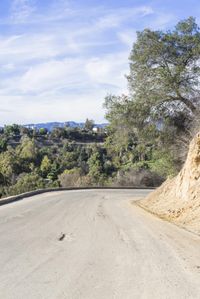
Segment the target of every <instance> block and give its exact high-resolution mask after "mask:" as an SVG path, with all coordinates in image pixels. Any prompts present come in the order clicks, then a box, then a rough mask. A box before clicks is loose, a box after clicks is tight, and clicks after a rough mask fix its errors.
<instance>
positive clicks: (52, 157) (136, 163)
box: [0, 17, 200, 196]
mask: <svg viewBox="0 0 200 299" xmlns="http://www.w3.org/2000/svg"><path fill="white" fill-rule="evenodd" d="M129 59H130V74H129V75H128V76H127V80H128V85H129V94H128V95H121V96H118V95H109V96H107V97H106V99H105V104H104V106H105V109H106V118H107V120H108V122H109V125H108V127H107V128H106V129H99V130H97V131H94V130H93V128H94V121H92V120H89V119H87V120H86V122H85V126H84V128H83V129H81V128H70V127H65V128H60V127H59V128H54V130H53V131H52V132H48V131H47V130H46V129H45V128H41V129H39V130H35V129H33V130H32V129H28V128H25V127H22V126H18V125H12V126H5V127H4V129H1V131H0V192H1V196H6V195H10V194H18V193H21V192H25V191H29V190H34V189H38V188H48V187H56V186H58V187H59V186H62V187H69V186H108V185H109V186H113V185H117V186H133V185H140V186H157V185H159V184H160V183H161V182H162V181H163V180H164V179H166V178H167V177H169V176H174V175H175V174H176V173H177V171H178V170H179V169H180V167H181V164H182V162H183V160H182V158H183V157H182V156H181V155H180V153H181V152H183V145H184V146H186V147H187V144H188V140H189V139H190V137H191V132H193V126H195V127H199V119H200V117H199V108H200V106H199V103H200V96H199V93H200V90H199V76H200V66H199V59H200V30H199V28H198V26H197V24H196V23H195V20H194V18H192V17H190V18H188V19H187V20H184V21H181V22H179V23H178V24H177V26H176V27H175V29H174V30H172V31H167V32H163V31H152V30H149V29H145V30H143V31H142V32H138V33H137V41H136V42H135V44H134V46H133V49H132V51H131V54H130V58H129ZM194 119H195V121H194ZM180 145H181V147H180ZM177 148H178V150H177Z"/></svg>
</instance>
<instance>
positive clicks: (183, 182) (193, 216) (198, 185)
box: [139, 133, 200, 234]
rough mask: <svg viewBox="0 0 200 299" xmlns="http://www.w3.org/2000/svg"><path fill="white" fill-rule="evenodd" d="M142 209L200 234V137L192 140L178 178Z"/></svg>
mask: <svg viewBox="0 0 200 299" xmlns="http://www.w3.org/2000/svg"><path fill="white" fill-rule="evenodd" d="M139 205H140V206H142V207H144V208H145V209H147V210H149V211H151V212H152V213H154V214H157V215H159V216H160V217H162V218H164V219H167V220H170V221H172V222H174V223H176V224H178V225H180V226H183V227H185V228H187V229H188V230H190V231H193V232H195V233H198V234H200V133H199V134H197V135H196V136H195V137H194V139H193V140H192V142H191V144H190V148H189V152H188V156H187V160H186V162H185V165H184V167H183V169H182V170H181V172H180V173H179V174H178V175H177V177H175V178H173V179H169V180H167V181H166V182H165V183H164V184H162V186H161V187H160V188H158V189H157V190H155V191H154V192H152V193H151V194H150V195H149V196H148V197H147V198H146V199H145V200H141V201H139Z"/></svg>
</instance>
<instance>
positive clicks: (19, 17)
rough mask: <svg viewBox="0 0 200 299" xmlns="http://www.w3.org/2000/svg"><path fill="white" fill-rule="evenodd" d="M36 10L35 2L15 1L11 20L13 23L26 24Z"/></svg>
mask: <svg viewBox="0 0 200 299" xmlns="http://www.w3.org/2000/svg"><path fill="white" fill-rule="evenodd" d="M35 10H36V6H35V4H34V1H33V0H13V2H12V6H11V16H10V19H11V21H12V22H13V23H24V22H25V21H26V20H27V19H28V18H29V17H30V16H31V15H32V14H33V12H34V11H35Z"/></svg>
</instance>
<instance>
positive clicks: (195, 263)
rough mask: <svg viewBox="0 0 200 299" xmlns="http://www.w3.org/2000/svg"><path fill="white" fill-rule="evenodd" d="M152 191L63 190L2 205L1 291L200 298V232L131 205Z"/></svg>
mask: <svg viewBox="0 0 200 299" xmlns="http://www.w3.org/2000/svg"><path fill="white" fill-rule="evenodd" d="M147 192H148V191H145V190H129V191H128V190H127V191H124V190H114V191H111V190H98V191H97V190H91V191H67V192H55V193H49V194H43V195H38V196H35V197H32V198H27V199H25V200H23V201H20V202H16V203H13V204H9V205H6V206H2V207H0V298H2V299H100V298H101V299H134V298H136V299H140V298H144V299H146V298H152V299H156V298H159V299H162V298H169V299H173V298H175V299H179V298H180V299H184V298H185V299H186V298H192V299H194V298H198V299H199V298H200V238H199V237H198V236H195V235H193V234H191V233H189V232H186V231H184V230H181V229H179V228H177V227H175V226H173V225H172V224H169V223H167V222H163V221H162V220H159V219H157V218H155V217H154V216H152V215H150V214H148V213H146V212H145V211H143V210H142V209H140V208H138V207H136V206H134V205H132V204H130V200H131V199H132V200H133V199H134V198H137V197H140V196H144V195H145V194H147ZM62 234H65V236H64V235H62ZM62 237H64V238H63V240H62V241H60V240H59V238H61V239H62Z"/></svg>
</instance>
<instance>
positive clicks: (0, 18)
mask: <svg viewBox="0 0 200 299" xmlns="http://www.w3.org/2000/svg"><path fill="white" fill-rule="evenodd" d="M188 16H194V17H196V20H197V22H198V24H200V4H199V1H198V0H190V1H186V0H182V1H180V0H176V1H171V0H152V1H144V0H141V1H139V0H132V1H131V0H124V1H122V0H119V1H116V0H115V1H114V0H107V1H105V0H103V1H96V0H93V1H92V0H76V1H75V0H74V1H73V0H69V1H68V0H1V2H0V64H1V67H0V125H4V124H8V123H21V124H23V123H30V122H43V121H45V122H46V121H66V120H75V121H84V120H85V119H86V117H89V118H92V119H94V120H95V121H97V122H102V121H104V110H103V108H102V103H103V101H104V97H105V96H106V95H107V94H109V93H113V94H121V93H126V92H127V82H126V79H125V74H128V71H129V70H128V68H129V66H128V56H129V53H130V50H131V47H132V44H133V42H134V41H135V38H136V31H137V30H143V29H144V28H146V27H149V28H152V29H163V30H164V29H170V28H172V27H173V26H174V25H175V24H176V23H177V22H178V21H179V20H180V19H185V18H187V17H188Z"/></svg>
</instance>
